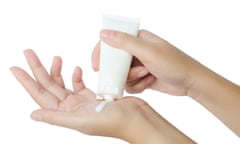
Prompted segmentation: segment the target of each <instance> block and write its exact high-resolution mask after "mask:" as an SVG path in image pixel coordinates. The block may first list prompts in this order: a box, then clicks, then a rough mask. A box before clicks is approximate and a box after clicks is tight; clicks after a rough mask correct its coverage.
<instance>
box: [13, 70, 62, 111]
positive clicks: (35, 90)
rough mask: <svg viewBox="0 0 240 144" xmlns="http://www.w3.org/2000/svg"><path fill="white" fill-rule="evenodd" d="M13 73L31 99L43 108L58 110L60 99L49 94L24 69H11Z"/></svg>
mask: <svg viewBox="0 0 240 144" xmlns="http://www.w3.org/2000/svg"><path fill="white" fill-rule="evenodd" d="M10 70H11V72H12V73H13V75H14V76H15V78H16V79H17V80H18V81H19V82H20V84H21V85H22V86H23V87H24V88H25V90H26V91H27V92H28V93H29V94H30V95H31V97H32V98H33V99H34V100H35V101H36V102H37V103H38V104H39V105H40V106H41V107H43V108H51V109H56V108H57V107H58V102H59V101H58V99H57V98H56V97H55V96H53V95H51V94H50V93H48V92H47V91H46V90H45V89H44V88H43V87H42V86H41V85H39V84H38V83H37V82H36V81H35V80H34V79H32V78H31V77H30V76H29V75H28V74H27V73H26V72H25V71H24V70H23V69H21V68H18V67H11V68H10Z"/></svg>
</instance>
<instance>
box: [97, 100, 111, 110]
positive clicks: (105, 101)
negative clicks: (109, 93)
mask: <svg viewBox="0 0 240 144" xmlns="http://www.w3.org/2000/svg"><path fill="white" fill-rule="evenodd" d="M109 102H112V100H104V101H102V102H101V103H100V104H99V105H98V106H97V107H96V112H100V111H102V109H103V108H104V107H105V106H106V105H107V104H108V103H109Z"/></svg>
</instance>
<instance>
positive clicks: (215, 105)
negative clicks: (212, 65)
mask: <svg viewBox="0 0 240 144" xmlns="http://www.w3.org/2000/svg"><path fill="white" fill-rule="evenodd" d="M196 70H197V69H196ZM194 77H195V78H194V79H195V80H194V82H193V85H192V87H191V88H190V90H189V92H188V95H189V96H191V97H192V98H193V99H195V100H196V101H198V102H199V103H200V104H202V105H203V106H205V107H206V108H207V109H208V110H209V111H210V112H212V113H213V114H214V115H215V116H216V117H218V118H219V119H220V120H221V121H222V122H223V123H225V124H226V125H227V126H228V127H229V128H230V129H231V130H232V131H233V132H235V133H236V134H237V135H238V136H240V115H239V112H240V88H239V86H237V85H235V84H233V83H232V82H230V81H228V80H226V79H225V78H223V77H221V76H220V75H218V74H216V73H214V72H212V71H211V70H209V69H207V68H205V67H204V66H202V67H200V68H199V69H198V70H197V71H195V72H194Z"/></svg>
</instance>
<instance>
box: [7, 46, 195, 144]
mask: <svg viewBox="0 0 240 144" xmlns="http://www.w3.org/2000/svg"><path fill="white" fill-rule="evenodd" d="M24 55H25V57H26V59H27V62H28V65H29V67H30V69H31V70H32V73H33V76H34V77H31V76H30V75H29V74H28V73H27V72H26V71H25V70H23V69H22V68H20V67H17V66H14V67H11V68H10V70H11V72H12V73H13V75H14V76H15V77H16V79H17V80H18V81H19V82H20V84H21V85H22V86H23V87H24V88H25V90H26V91H27V92H28V93H29V94H30V95H31V97H32V98H33V99H34V100H35V102H36V103H38V104H39V106H40V107H41V109H39V110H35V111H34V112H33V113H32V114H31V118H32V119H33V120H36V121H42V122H46V123H49V124H53V125H58V126H62V127H66V128H70V129H73V130H77V131H79V132H82V133H85V134H89V135H99V136H108V137H115V138H119V139H123V140H125V141H128V142H129V143H133V144H135V143H137V144H161V143H164V144H171V143H172V144H173V143H180V142H183V143H186V144H192V143H194V142H193V141H192V140H191V139H190V138H188V137H187V136H185V135H184V134H183V133H181V132H180V131H179V130H177V129H176V128H175V127H174V126H173V125H171V124H170V123H169V122H167V121H166V120H165V119H164V118H163V117H162V116H160V115H159V114H158V113H157V112H155V111H154V110H153V109H152V108H151V107H150V106H149V105H148V104H147V103H146V102H144V101H143V100H141V99H138V98H135V97H125V98H123V99H121V100H118V101H114V102H111V103H108V104H107V105H106V107H105V108H104V109H103V110H102V111H101V112H96V111H95V108H96V106H97V105H98V104H99V103H100V102H101V101H97V100H96V98H95V97H96V96H95V93H94V92H92V91H91V90H90V89H88V88H87V87H86V86H85V85H84V82H83V80H82V70H81V68H80V67H76V68H75V70H74V72H73V76H72V85H73V90H69V89H66V88H65V85H64V81H63V78H62V76H61V68H62V60H61V58H60V57H54V59H53V63H52V66H51V69H50V73H48V72H47V70H46V69H45V67H44V66H43V65H42V64H41V62H40V60H39V58H38V57H37V55H36V54H35V53H34V51H32V50H30V49H28V50H25V51H24ZM142 129H144V131H142Z"/></svg>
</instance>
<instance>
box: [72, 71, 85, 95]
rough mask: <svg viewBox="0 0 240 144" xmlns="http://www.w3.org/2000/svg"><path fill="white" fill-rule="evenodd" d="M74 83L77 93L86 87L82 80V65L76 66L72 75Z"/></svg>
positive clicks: (74, 89)
mask: <svg viewBox="0 0 240 144" xmlns="http://www.w3.org/2000/svg"><path fill="white" fill-rule="evenodd" d="M72 85H73V91H74V92H75V93H77V92H79V91H80V90H82V89H84V88H85V85H84V82H83V80H82V69H81V68H80V67H76V68H75V70H74V73H73V77H72Z"/></svg>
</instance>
